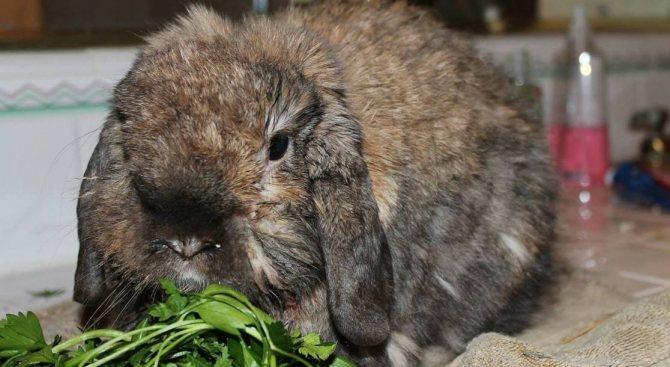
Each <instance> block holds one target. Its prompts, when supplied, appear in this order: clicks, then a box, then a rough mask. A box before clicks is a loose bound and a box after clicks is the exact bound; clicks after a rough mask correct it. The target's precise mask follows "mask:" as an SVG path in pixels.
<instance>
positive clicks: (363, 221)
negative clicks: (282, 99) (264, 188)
mask: <svg viewBox="0 0 670 367" xmlns="http://www.w3.org/2000/svg"><path fill="white" fill-rule="evenodd" d="M341 112H342V113H338V114H334V116H330V117H325V118H324V121H322V122H321V123H320V124H319V125H318V126H317V127H316V129H315V132H314V137H315V139H314V140H313V141H312V143H311V148H310V149H309V151H308V153H307V156H308V162H309V163H308V164H309V168H308V169H309V171H310V178H311V182H312V187H311V191H312V194H313V196H314V205H315V209H316V212H317V217H318V224H319V232H320V237H321V238H320V242H321V251H322V254H323V260H324V265H325V273H326V274H325V275H326V286H327V290H328V305H329V310H330V314H331V318H332V321H333V323H334V325H335V327H336V329H337V330H338V332H339V333H340V334H341V335H343V336H344V337H345V338H346V339H347V340H348V341H349V342H351V343H353V344H355V345H357V346H375V345H380V344H382V343H384V341H385V340H386V339H387V338H388V336H389V334H390V328H391V320H390V318H389V314H390V310H391V306H392V302H393V275H392V272H391V270H392V269H391V268H392V264H391V255H390V252H389V248H388V244H387V242H386V236H385V234H384V230H383V228H382V225H381V223H380V220H379V215H378V209H377V203H376V201H375V199H374V197H373V194H372V184H371V181H370V176H369V173H368V169H367V165H366V163H365V160H364V159H363V155H362V151H361V149H362V144H361V134H360V126H359V124H358V122H357V121H356V120H355V119H354V118H353V117H351V116H347V114H346V112H344V111H341Z"/></svg>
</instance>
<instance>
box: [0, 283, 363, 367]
mask: <svg viewBox="0 0 670 367" xmlns="http://www.w3.org/2000/svg"><path fill="white" fill-rule="evenodd" d="M161 285H162V287H163V289H164V290H165V293H166V294H167V296H168V297H167V299H166V300H165V302H162V303H159V304H157V305H154V306H152V307H151V308H150V309H149V316H148V317H147V319H146V320H144V321H142V322H141V323H140V324H139V325H138V326H137V327H136V328H135V329H134V330H130V331H128V332H124V331H118V330H106V329H101V330H91V331H87V332H84V333H83V334H80V335H78V336H76V337H74V338H72V339H70V340H66V341H61V340H60V338H58V337H57V338H56V340H54V341H53V342H52V343H51V344H47V342H46V341H45V339H44V336H43V332H42V327H41V326H40V323H39V320H38V319H37V316H35V314H34V313H32V312H28V313H27V314H22V313H19V314H18V315H7V317H6V319H3V320H0V367H24V366H34V365H39V366H54V367H80V366H91V367H96V366H113V367H126V366H129V367H159V366H160V367H256V366H259V367H260V366H263V367H265V366H268V367H289V366H306V367H311V366H314V367H317V366H319V367H326V366H327V367H354V366H355V365H354V364H353V363H352V362H351V361H349V360H347V359H346V358H343V357H339V356H335V355H334V354H333V353H334V351H335V344H333V343H326V342H323V341H322V340H321V337H320V336H319V335H318V334H315V333H309V334H307V335H304V336H303V335H300V333H298V332H293V333H289V332H288V331H287V330H286V329H285V328H284V325H283V324H282V323H280V322H278V321H276V320H274V319H273V318H272V317H270V315H268V314H267V313H265V312H264V311H262V310H261V309H259V308H257V307H255V306H254V305H252V304H251V303H250V302H249V300H248V299H247V298H246V297H245V296H244V295H242V294H241V293H240V292H238V291H236V290H234V289H232V288H230V287H227V286H223V285H218V284H217V285H211V286H209V287H207V289H205V290H204V291H202V292H200V293H196V294H187V293H183V292H181V291H179V289H177V287H176V286H175V285H174V283H172V282H170V281H167V280H163V281H162V282H161Z"/></svg>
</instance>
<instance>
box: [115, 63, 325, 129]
mask: <svg viewBox="0 0 670 367" xmlns="http://www.w3.org/2000/svg"><path fill="white" fill-rule="evenodd" d="M119 97H120V98H118V99H119V100H121V102H122V103H120V105H121V106H120V108H122V109H126V110H127V111H125V112H126V113H127V114H128V115H130V116H131V117H133V118H134V119H135V120H136V121H135V124H136V125H135V126H141V127H145V125H146V127H148V128H152V127H157V125H160V126H165V125H172V126H175V125H176V126H181V127H184V126H183V125H186V126H187V127H190V128H200V127H201V128H206V129H209V130H211V129H212V126H213V127H214V128H215V129H217V130H220V131H221V132H226V133H234V132H244V133H245V134H247V135H249V136H253V137H255V138H262V137H263V135H267V134H268V133H272V132H274V131H276V130H280V129H285V128H287V127H289V125H290V124H291V123H292V122H293V121H294V120H295V118H296V117H297V116H298V114H299V112H300V111H302V110H303V109H305V108H307V107H308V106H309V105H310V104H312V103H314V100H315V88H314V87H313V86H312V85H311V84H310V83H309V82H307V81H306V80H305V79H304V78H303V77H302V76H301V75H300V73H299V72H298V71H295V70H289V69H286V68H282V67H280V66H277V65H267V64H262V63H251V62H246V61H245V62H243V61H239V60H207V61H202V62H196V61H191V62H190V63H188V65H185V63H184V62H183V60H182V61H181V62H179V63H177V64H176V65H175V64H171V65H163V63H157V64H154V65H153V67H148V66H143V67H139V68H138V69H137V70H136V72H135V74H134V75H133V78H132V80H131V83H130V84H129V85H128V86H127V91H124V92H123V93H120V96H119ZM123 101H127V102H129V103H123Z"/></svg>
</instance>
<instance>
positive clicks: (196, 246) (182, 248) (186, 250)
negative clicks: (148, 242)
mask: <svg viewBox="0 0 670 367" xmlns="http://www.w3.org/2000/svg"><path fill="white" fill-rule="evenodd" d="M152 245H153V246H160V247H163V248H169V249H170V250H172V251H174V252H176V253H177V254H178V255H179V256H180V257H182V258H183V259H190V258H192V257H193V256H195V255H197V254H199V253H201V252H203V251H205V250H209V249H219V248H221V245H220V244H219V243H216V242H214V241H205V240H200V239H198V238H194V237H189V238H185V239H170V240H154V241H152Z"/></svg>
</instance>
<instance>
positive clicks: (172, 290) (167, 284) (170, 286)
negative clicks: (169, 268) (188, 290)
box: [160, 278, 181, 296]
mask: <svg viewBox="0 0 670 367" xmlns="http://www.w3.org/2000/svg"><path fill="white" fill-rule="evenodd" d="M160 283H161V287H162V288H163V290H164V291H165V293H166V294H168V295H170V296H171V295H174V294H181V291H179V288H177V285H176V284H174V282H173V281H171V280H170V279H165V278H163V279H161V280H160Z"/></svg>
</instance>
